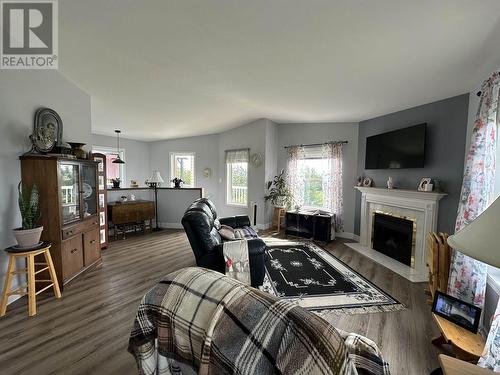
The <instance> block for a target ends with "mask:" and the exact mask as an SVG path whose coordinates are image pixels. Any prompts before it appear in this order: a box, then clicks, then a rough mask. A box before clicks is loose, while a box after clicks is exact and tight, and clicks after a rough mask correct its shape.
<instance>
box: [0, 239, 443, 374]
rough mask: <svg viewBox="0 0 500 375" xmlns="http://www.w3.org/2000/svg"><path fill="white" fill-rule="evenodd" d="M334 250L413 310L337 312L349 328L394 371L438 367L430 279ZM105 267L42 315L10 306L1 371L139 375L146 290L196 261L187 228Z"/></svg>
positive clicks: (48, 298)
mask: <svg viewBox="0 0 500 375" xmlns="http://www.w3.org/2000/svg"><path fill="white" fill-rule="evenodd" d="M327 248H328V250H329V251H331V253H332V254H334V255H336V256H337V257H338V258H340V259H341V260H342V261H344V262H345V263H347V264H348V265H350V266H351V267H353V268H354V269H355V270H357V271H358V272H359V273H361V274H362V275H364V276H365V277H367V278H368V279H370V280H371V281H372V282H374V283H375V284H377V285H378V286H379V287H381V288H382V289H384V290H385V291H386V292H388V293H390V294H391V295H392V296H393V297H395V298H397V299H398V300H399V301H401V302H403V303H404V304H406V305H407V306H408V309H407V310H404V311H401V312H392V313H378V314H365V315H335V316H333V317H331V318H329V319H328V320H329V321H331V322H332V324H333V325H334V326H336V327H339V328H341V329H343V330H346V331H350V332H356V333H359V334H362V335H365V336H367V337H369V338H371V339H372V340H374V341H375V342H376V343H377V344H378V345H379V347H380V348H381V350H382V353H383V355H384V357H385V358H386V360H387V361H388V362H389V363H390V365H391V371H392V374H416V375H421V374H429V372H430V371H431V370H432V369H434V368H436V367H437V366H438V362H437V351H436V349H435V348H434V347H433V346H432V345H431V343H430V339H431V337H433V336H435V335H437V333H438V332H437V330H436V327H434V324H433V322H432V318H431V315H430V308H429V306H428V305H427V304H426V303H425V301H426V296H425V295H424V293H423V285H422V284H412V283H410V282H409V281H408V280H406V279H404V278H402V277H400V276H399V275H397V274H395V273H393V272H392V271H390V270H388V269H386V268H384V267H382V266H379V265H378V264H375V263H374V262H372V261H371V260H369V259H367V258H365V257H363V256H362V255H359V254H358V253H356V252H354V251H353V250H351V249H350V248H348V247H347V246H345V245H343V243H342V241H339V240H337V241H334V242H332V243H331V244H330V245H328V247H327ZM102 256H103V265H102V266H101V267H99V268H97V269H95V270H91V271H89V272H88V273H87V274H85V275H83V276H82V277H80V278H79V279H77V280H75V281H74V282H73V283H71V284H69V285H67V286H66V287H65V288H64V291H63V297H62V299H61V300H55V299H54V297H53V296H52V294H47V295H43V296H40V295H39V296H38V298H37V302H38V311H37V312H38V314H37V315H36V316H35V317H32V318H29V317H28V313H27V301H26V299H25V298H23V299H20V300H18V301H16V302H14V303H12V304H11V305H9V306H8V309H7V315H6V316H5V317H3V318H1V319H0V373H1V374H37V375H42V374H106V375H112V374H120V375H122V374H135V373H136V367H135V362H134V360H133V357H132V356H131V355H130V354H129V353H128V352H127V351H126V347H127V344H128V335H129V332H130V329H131V325H132V322H133V319H134V316H135V312H136V309H137V306H138V304H139V301H140V299H141V297H142V295H143V294H144V293H145V292H146V291H147V290H148V289H149V288H151V287H152V286H153V285H155V283H156V282H157V281H158V280H159V279H160V278H161V277H162V276H163V275H165V274H167V273H169V272H171V271H174V270H177V269H179V268H181V267H187V266H191V265H194V264H195V262H194V257H193V255H192V251H191V248H190V246H189V243H188V241H187V238H186V236H185V234H184V232H183V231H180V230H165V231H162V232H158V233H151V234H147V235H145V236H137V237H131V238H129V239H127V240H125V241H116V242H112V243H111V244H110V247H109V249H107V250H104V251H103V253H102Z"/></svg>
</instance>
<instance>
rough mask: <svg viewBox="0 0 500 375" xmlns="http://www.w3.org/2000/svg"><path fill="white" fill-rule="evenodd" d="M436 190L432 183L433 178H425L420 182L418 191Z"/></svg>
mask: <svg viewBox="0 0 500 375" xmlns="http://www.w3.org/2000/svg"><path fill="white" fill-rule="evenodd" d="M433 188H434V184H433V183H432V178H430V177H424V178H422V179H421V180H420V183H419V184H418V188H417V190H418V191H432V190H433Z"/></svg>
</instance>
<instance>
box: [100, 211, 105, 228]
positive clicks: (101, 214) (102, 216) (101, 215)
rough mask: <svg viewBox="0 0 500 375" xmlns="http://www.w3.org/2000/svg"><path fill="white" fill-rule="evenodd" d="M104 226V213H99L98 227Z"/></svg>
mask: <svg viewBox="0 0 500 375" xmlns="http://www.w3.org/2000/svg"><path fill="white" fill-rule="evenodd" d="M105 224H106V213H105V212H104V211H101V212H99V226H101V227H102V226H103V225H105Z"/></svg>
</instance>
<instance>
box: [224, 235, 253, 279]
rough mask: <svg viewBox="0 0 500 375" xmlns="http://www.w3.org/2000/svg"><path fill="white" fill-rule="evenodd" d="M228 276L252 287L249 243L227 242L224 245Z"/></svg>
mask: <svg viewBox="0 0 500 375" xmlns="http://www.w3.org/2000/svg"><path fill="white" fill-rule="evenodd" d="M222 252H223V253H224V262H226V275H227V276H229V277H232V278H233V279H236V280H239V281H241V282H242V283H245V284H248V285H250V283H251V280H250V260H249V256H248V242H247V241H245V240H243V241H226V242H224V243H223V244H222Z"/></svg>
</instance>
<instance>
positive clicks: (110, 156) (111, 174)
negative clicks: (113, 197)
mask: <svg viewBox="0 0 500 375" xmlns="http://www.w3.org/2000/svg"><path fill="white" fill-rule="evenodd" d="M92 152H94V153H99V154H104V155H106V185H107V186H108V187H111V186H112V185H113V181H112V180H113V179H115V178H119V179H120V180H121V181H125V165H126V164H114V163H113V160H115V159H116V158H117V157H118V155H120V158H121V159H122V160H123V161H125V150H124V149H120V150H119V151H118V152H117V150H116V148H111V147H100V146H92ZM122 186H124V185H122Z"/></svg>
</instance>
